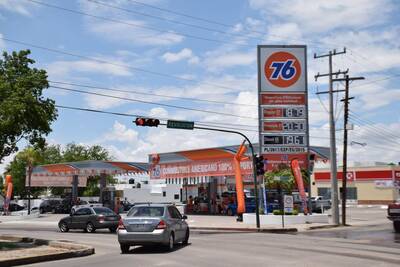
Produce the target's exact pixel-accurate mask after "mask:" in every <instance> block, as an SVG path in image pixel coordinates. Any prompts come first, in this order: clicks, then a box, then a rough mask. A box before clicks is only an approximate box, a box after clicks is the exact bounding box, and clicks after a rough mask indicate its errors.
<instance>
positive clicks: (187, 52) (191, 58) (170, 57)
mask: <svg viewBox="0 0 400 267" xmlns="http://www.w3.org/2000/svg"><path fill="white" fill-rule="evenodd" d="M161 58H162V59H163V60H164V61H165V62H166V63H173V62H178V61H181V60H187V61H188V63H190V64H197V63H199V58H198V57H197V56H195V55H194V54H193V51H192V50H191V49H189V48H183V49H182V50H181V51H179V52H177V53H172V52H167V53H165V54H163V55H162V56H161Z"/></svg>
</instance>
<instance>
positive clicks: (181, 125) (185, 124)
mask: <svg viewBox="0 0 400 267" xmlns="http://www.w3.org/2000/svg"><path fill="white" fill-rule="evenodd" d="M146 120H148V121H149V122H156V120H157V119H151V118H137V119H136V120H135V123H136V125H137V126H150V127H154V126H155V127H157V126H158V125H164V126H167V128H175V129H184V130H193V129H199V130H206V131H214V132H223V133H232V134H238V135H240V136H242V137H243V138H244V139H245V140H246V141H247V142H248V143H249V147H250V150H251V155H252V162H253V177H254V194H255V198H256V199H255V200H256V225H257V229H260V210H259V203H258V199H259V197H258V188H257V170H256V155H255V154H254V147H253V144H252V143H251V141H250V139H249V138H248V137H247V136H246V135H244V134H242V133H241V132H237V131H231V130H223V129H216V128H209V127H199V126H194V122H191V121H173V120H168V121H167V123H159V120H157V122H156V123H145V122H144V121H146Z"/></svg>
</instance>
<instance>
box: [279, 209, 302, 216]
mask: <svg viewBox="0 0 400 267" xmlns="http://www.w3.org/2000/svg"><path fill="white" fill-rule="evenodd" d="M282 213H283V211H282V210H274V211H272V214H274V215H282ZM298 214H299V212H298V211H297V210H293V212H285V215H298Z"/></svg>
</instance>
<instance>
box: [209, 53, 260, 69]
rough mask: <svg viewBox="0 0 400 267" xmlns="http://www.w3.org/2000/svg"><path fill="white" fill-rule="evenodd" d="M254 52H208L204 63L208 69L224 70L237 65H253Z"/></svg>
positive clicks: (254, 59)
mask: <svg viewBox="0 0 400 267" xmlns="http://www.w3.org/2000/svg"><path fill="white" fill-rule="evenodd" d="M256 59H257V56H256V52H255V51H252V52H239V51H232V52H230V51H227V52H222V53H221V54H219V53H218V52H212V53H208V54H207V56H206V59H205V60H204V65H205V66H206V68H207V70H208V71H216V70H226V69H229V68H234V67H237V66H248V65H255V62H256Z"/></svg>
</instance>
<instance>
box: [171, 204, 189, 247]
mask: <svg viewBox="0 0 400 267" xmlns="http://www.w3.org/2000/svg"><path fill="white" fill-rule="evenodd" d="M170 209H171V213H172V216H173V218H174V220H175V223H176V228H175V229H176V230H175V233H176V237H175V239H176V240H177V241H178V242H179V241H182V240H183V238H184V237H185V231H186V226H185V225H184V224H185V223H184V221H183V220H182V215H181V213H180V212H179V210H178V209H177V208H176V207H174V206H171V207H170Z"/></svg>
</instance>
